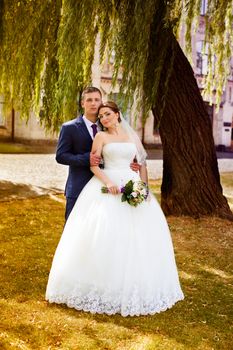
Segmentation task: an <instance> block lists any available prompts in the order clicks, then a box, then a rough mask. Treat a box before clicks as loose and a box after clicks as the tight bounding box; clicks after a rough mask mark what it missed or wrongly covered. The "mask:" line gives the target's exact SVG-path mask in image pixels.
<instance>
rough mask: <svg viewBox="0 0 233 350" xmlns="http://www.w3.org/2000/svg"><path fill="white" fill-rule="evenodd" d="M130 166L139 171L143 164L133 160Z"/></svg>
mask: <svg viewBox="0 0 233 350" xmlns="http://www.w3.org/2000/svg"><path fill="white" fill-rule="evenodd" d="M130 168H131V169H132V170H133V171H136V172H138V171H139V170H140V168H141V165H140V164H139V163H138V162H135V161H133V162H132V163H130Z"/></svg>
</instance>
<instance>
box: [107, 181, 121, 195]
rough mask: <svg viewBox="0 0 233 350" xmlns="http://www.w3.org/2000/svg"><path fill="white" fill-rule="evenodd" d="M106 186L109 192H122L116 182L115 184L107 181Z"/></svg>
mask: <svg viewBox="0 0 233 350" xmlns="http://www.w3.org/2000/svg"><path fill="white" fill-rule="evenodd" d="M106 186H107V188H108V191H109V193H111V194H118V193H120V190H119V188H118V187H117V186H116V185H115V184H113V183H112V182H109V183H107V185H106Z"/></svg>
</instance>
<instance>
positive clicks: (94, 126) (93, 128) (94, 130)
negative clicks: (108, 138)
mask: <svg viewBox="0 0 233 350" xmlns="http://www.w3.org/2000/svg"><path fill="white" fill-rule="evenodd" d="M91 127H92V130H93V137H95V135H96V134H97V125H96V124H92V125H91Z"/></svg>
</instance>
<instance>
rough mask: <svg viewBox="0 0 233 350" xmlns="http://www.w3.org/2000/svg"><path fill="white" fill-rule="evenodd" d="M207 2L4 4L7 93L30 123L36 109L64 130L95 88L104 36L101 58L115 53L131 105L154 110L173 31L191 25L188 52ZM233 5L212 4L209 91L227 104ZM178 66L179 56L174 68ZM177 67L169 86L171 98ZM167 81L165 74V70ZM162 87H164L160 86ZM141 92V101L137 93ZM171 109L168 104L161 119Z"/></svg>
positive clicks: (0, 52)
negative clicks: (83, 95)
mask: <svg viewBox="0 0 233 350" xmlns="http://www.w3.org/2000/svg"><path fill="white" fill-rule="evenodd" d="M200 4H201V1H200V0H185V1H181V0H173V1H172V0H170V1H168V0H147V1H145V0H117V1H116V0H93V1H91V0H56V1H50V0H44V1H39V0H20V1H14V0H7V1H6V0H5V1H4V0H1V1H0V94H3V95H4V99H5V102H6V107H10V106H11V105H12V101H13V104H14V107H15V108H16V109H17V110H20V111H21V115H22V116H23V117H25V118H28V116H29V111H30V110H34V111H35V112H36V113H37V115H39V117H40V120H41V122H42V123H43V124H44V125H45V126H46V127H47V128H48V129H53V130H56V129H57V128H58V127H59V125H60V124H61V123H62V122H63V121H64V120H66V119H69V118H72V117H73V116H74V114H75V112H76V109H77V96H78V95H79V94H80V92H81V90H82V89H83V87H84V86H85V85H87V84H90V83H91V66H92V63H93V58H94V50H95V42H96V36H97V34H98V33H99V34H100V57H101V59H104V57H105V55H107V54H110V53H112V52H114V54H115V64H114V72H113V83H114V82H116V81H117V77H118V74H119V73H120V74H121V76H122V81H121V86H120V88H121V92H122V93H123V94H124V96H125V102H126V103H128V102H131V103H132V101H133V98H135V96H137V97H138V100H139V103H141V102H142V101H141V96H145V98H144V110H145V112H146V111H148V110H149V109H150V108H151V107H152V105H153V104H155V101H156V98H157V90H158V86H159V84H160V79H161V76H162V75H161V72H162V71H163V66H164V56H165V54H166V51H167V48H168V46H169V45H170V44H171V40H170V37H171V33H172V32H173V33H175V34H176V35H178V33H179V28H180V27H181V24H182V23H183V22H185V23H186V35H185V38H186V50H187V53H190V52H191V29H192V27H193V24H194V23H197V21H198V18H199V12H200ZM232 23H233V0H214V1H213V0H209V2H208V11H207V14H206V38H205V40H206V42H207V43H208V60H209V62H208V64H209V71H208V75H207V77H206V93H208V94H209V95H211V94H212V90H213V89H214V88H215V89H216V92H217V100H218V101H220V97H221V93H222V89H223V87H224V84H225V82H226V78H227V75H228V74H229V60H230V57H231V56H232V55H233V46H232V45H233V26H232ZM172 65H173V60H172V57H171V68H172ZM170 71H171V69H168V71H167V72H166V74H165V76H166V79H165V81H164V84H163V85H164V96H165V95H166V87H167V86H168V84H169V76H170ZM163 77H164V72H163ZM160 86H161V84H160ZM135 93H136V95H135ZM162 109H163V103H162V102H161V113H162Z"/></svg>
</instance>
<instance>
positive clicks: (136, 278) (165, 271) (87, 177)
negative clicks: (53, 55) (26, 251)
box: [46, 87, 183, 316]
mask: <svg viewBox="0 0 233 350" xmlns="http://www.w3.org/2000/svg"><path fill="white" fill-rule="evenodd" d="M101 100H102V98H101V92H100V91H99V90H98V89H97V88H94V87H90V88H87V89H85V90H84V92H83V94H82V106H83V108H84V116H80V117H79V118H77V119H76V120H74V121H71V122H68V123H65V124H64V125H63V127H62V130H61V134H60V138H59V143H58V148H57V157H56V158H57V161H58V162H60V163H62V164H66V165H69V177H68V181H67V184H66V197H67V205H66V219H67V221H66V224H65V227H64V231H63V234H62V236H61V239H60V242H59V244H58V247H57V250H56V253H55V256H54V259H53V263H52V268H51V271H50V275H49V280H48V285H47V290H46V299H47V300H48V301H49V302H54V303H65V304H66V305H67V306H68V307H73V308H75V309H77V310H84V311H90V312H92V313H106V314H109V315H111V314H115V313H120V314H121V315H122V316H135V315H137V316H138V315H147V314H150V315H152V314H155V313H157V312H160V311H165V310H166V309H168V308H170V307H172V306H173V305H174V304H175V303H176V302H177V301H179V300H182V299H183V293H182V290H181V287H180V284H179V278H178V274H177V268H176V263H175V258H174V252H173V247H172V241H171V237H170V232H169V228H168V225H167V222H166V219H165V216H164V214H163V212H162V210H161V208H160V206H159V204H158V202H157V200H156V199H155V197H154V196H153V195H152V194H149V197H148V199H147V200H144V201H143V202H142V203H141V204H139V205H138V206H136V207H135V206H131V205H129V203H127V202H121V193H120V188H121V187H123V186H124V185H125V184H126V183H127V182H128V181H129V180H133V181H139V180H140V179H142V180H143V182H147V171H146V164H145V158H146V152H145V150H144V148H143V146H142V144H141V142H140V140H139V138H138V137H137V135H136V133H135V132H134V131H133V130H132V128H131V127H130V126H129V125H128V123H127V122H126V121H124V119H123V118H122V117H121V115H120V111H119V109H118V107H117V105H116V104H115V103H114V102H106V103H102V101H101ZM97 116H98V119H97ZM93 124H94V125H93ZM102 127H104V128H105V130H106V131H102ZM97 131H99V132H98V133H97ZM95 134H96V135H95ZM92 137H94V140H93V143H92ZM90 151H91V152H90ZM135 156H136V158H137V160H138V162H139V163H140V167H139V165H138V164H136V163H134V162H133V160H134V159H135ZM101 158H103V160H104V167H102V168H101V167H100V162H101ZM138 170H139V171H138ZM93 174H94V176H93ZM103 186H106V188H107V191H108V193H102V192H101V188H102V187H103ZM75 197H76V198H77V197H78V199H77V200H76V198H75Z"/></svg>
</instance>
